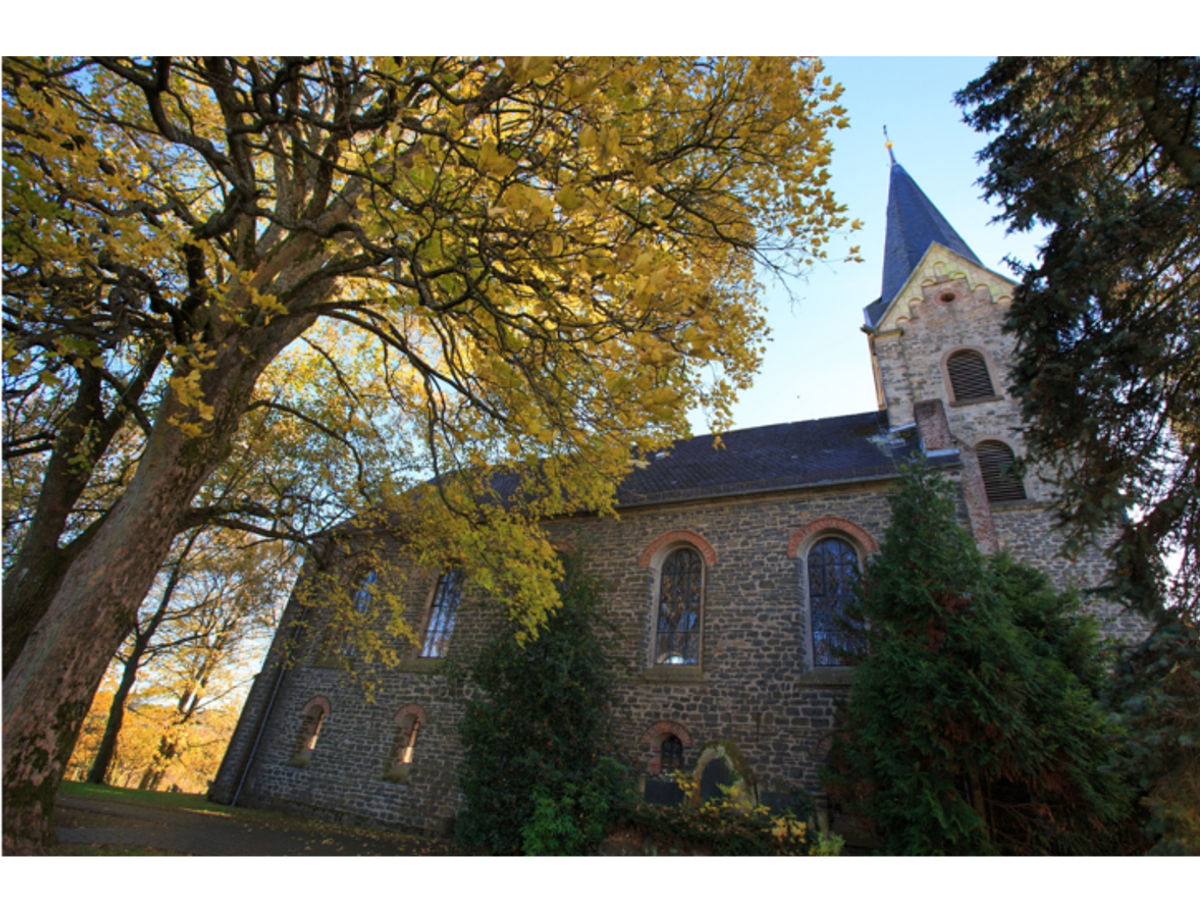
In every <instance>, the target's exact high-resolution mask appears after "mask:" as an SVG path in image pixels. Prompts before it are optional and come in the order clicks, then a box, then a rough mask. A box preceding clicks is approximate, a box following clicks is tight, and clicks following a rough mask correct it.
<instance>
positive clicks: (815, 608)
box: [808, 537, 864, 666]
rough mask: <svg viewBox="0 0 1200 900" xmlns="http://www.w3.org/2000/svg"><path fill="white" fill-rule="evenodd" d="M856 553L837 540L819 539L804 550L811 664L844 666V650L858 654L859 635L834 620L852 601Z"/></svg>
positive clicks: (860, 646) (855, 572)
mask: <svg viewBox="0 0 1200 900" xmlns="http://www.w3.org/2000/svg"><path fill="white" fill-rule="evenodd" d="M857 577H858V553H857V551H856V550H855V549H854V548H853V547H852V546H851V545H850V544H849V543H847V542H846V541H844V540H842V539H841V538H836V537H827V538H822V539H821V540H819V541H817V542H816V543H815V544H813V546H812V549H810V550H809V551H808V605H809V611H810V615H811V620H812V642H813V665H814V666H840V665H845V662H844V661H843V658H842V655H843V653H844V652H845V651H850V652H861V651H862V650H863V649H864V642H863V638H862V635H861V634H860V633H859V632H858V631H857V630H853V629H850V628H849V627H843V626H842V625H840V624H839V622H838V619H839V618H841V617H843V616H844V615H845V613H846V608H847V606H848V605H849V603H850V601H852V600H853V599H854V582H855V579H856V578H857Z"/></svg>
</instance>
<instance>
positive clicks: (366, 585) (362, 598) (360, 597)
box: [354, 572, 379, 613]
mask: <svg viewBox="0 0 1200 900" xmlns="http://www.w3.org/2000/svg"><path fill="white" fill-rule="evenodd" d="M377 581H379V576H378V575H376V574H375V573H374V572H368V573H367V577H366V578H364V579H363V580H362V584H360V585H359V586H358V590H357V591H355V592H354V611H355V612H357V613H365V612H366V611H367V610H368V609H370V608H371V598H372V596H373V595H374V591H375V583H376V582H377Z"/></svg>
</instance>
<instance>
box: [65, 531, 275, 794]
mask: <svg viewBox="0 0 1200 900" xmlns="http://www.w3.org/2000/svg"><path fill="white" fill-rule="evenodd" d="M178 543H179V546H178V549H177V550H175V551H174V553H173V557H172V559H171V560H170V561H169V564H168V565H167V566H165V567H164V571H163V573H162V578H161V584H160V585H159V586H158V590H156V591H152V592H151V594H150V596H149V597H148V598H147V602H146V603H145V604H144V606H143V609H142V610H141V611H139V615H138V620H137V622H135V624H134V627H133V631H132V632H131V634H130V636H129V638H128V639H127V640H126V642H125V644H124V645H123V646H122V648H121V650H120V651H118V653H117V654H116V656H115V657H114V660H113V664H114V666H116V667H118V668H119V670H120V673H121V674H120V680H119V683H118V685H117V688H116V690H115V692H114V693H113V696H112V699H111V704H110V709H109V715H108V722H107V724H106V726H105V730H104V735H103V738H102V739H101V741H100V744H99V746H98V747H97V748H96V749H95V756H94V758H93V762H92V766H91V768H90V770H89V772H88V776H87V780H88V781H89V782H92V783H93V784H105V783H107V782H108V773H109V772H110V770H111V768H112V764H113V761H114V759H115V757H116V751H117V744H118V740H119V738H120V734H121V730H122V726H123V724H124V722H125V711H126V704H127V703H128V702H129V700H130V697H131V695H132V692H133V690H134V687H135V684H137V683H138V681H139V676H142V677H141V684H140V686H139V688H138V690H137V697H138V700H139V702H140V703H141V704H142V705H143V707H145V706H146V705H147V704H157V705H159V706H161V707H163V709H164V710H167V709H169V710H173V712H171V713H170V714H167V713H165V712H164V713H163V715H160V716H159V717H158V718H157V719H156V721H158V722H160V723H161V725H162V733H161V734H160V735H159V742H158V744H159V746H158V751H157V752H156V754H155V755H154V757H153V759H151V760H149V761H147V763H146V765H145V766H144V767H143V770H144V778H143V781H142V783H141V784H139V787H142V788H150V789H153V788H155V787H156V786H157V785H158V783H159V782H161V780H162V778H163V776H164V775H165V774H166V772H167V769H168V768H169V767H170V765H171V763H172V761H173V760H174V759H175V758H176V757H177V756H178V755H179V753H180V750H181V749H182V747H183V746H184V745H185V744H186V735H187V734H188V732H189V730H190V726H191V724H192V723H193V722H194V721H195V719H196V717H197V716H198V715H199V714H200V713H202V712H204V711H205V710H206V709H208V708H209V707H211V706H213V705H214V704H217V705H220V704H221V703H222V701H223V700H224V699H225V697H226V695H227V694H228V693H229V692H230V691H231V690H236V688H237V685H238V684H239V683H240V682H239V675H240V672H239V666H241V665H243V664H244V663H245V658H246V655H247V652H248V651H250V650H252V645H253V644H254V642H255V641H258V642H259V643H260V644H261V642H262V641H263V639H265V638H266V636H267V635H268V634H269V632H270V630H271V628H272V627H273V625H274V623H275V622H276V620H277V618H278V612H279V610H280V609H281V608H282V605H283V600H284V595H285V592H286V591H287V589H288V587H289V586H290V584H291V581H292V577H290V576H291V575H293V574H294V571H295V561H294V559H292V555H291V554H290V553H289V549H288V547H287V546H286V545H283V544H281V543H279V542H275V543H264V542H257V541H248V540H247V539H246V538H245V536H243V535H240V534H238V533H237V532H229V531H222V530H219V529H218V530H207V531H206V530H204V529H196V530H194V531H192V532H191V533H190V534H188V535H186V536H185V537H184V538H182V539H181V540H180V541H179V542H178ZM143 724H145V723H143Z"/></svg>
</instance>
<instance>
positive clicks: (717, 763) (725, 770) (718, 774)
mask: <svg viewBox="0 0 1200 900" xmlns="http://www.w3.org/2000/svg"><path fill="white" fill-rule="evenodd" d="M722 786H724V787H727V788H728V787H733V773H732V772H730V771H729V766H727V765H726V764H725V759H724V757H720V756H718V757H717V758H716V759H714V760H712V761H711V762H709V764H708V765H707V766H705V767H704V772H703V773H701V775H700V802H701V803H707V802H708V801H709V800H711V799H712V798H713V797H716V798H717V799H720V798H721V797H722V791H721V787H722Z"/></svg>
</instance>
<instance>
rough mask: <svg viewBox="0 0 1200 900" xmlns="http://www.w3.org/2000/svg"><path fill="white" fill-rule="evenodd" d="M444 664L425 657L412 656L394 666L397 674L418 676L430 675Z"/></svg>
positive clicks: (444, 662)
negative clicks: (411, 673) (407, 673)
mask: <svg viewBox="0 0 1200 900" xmlns="http://www.w3.org/2000/svg"><path fill="white" fill-rule="evenodd" d="M445 664H446V660H444V659H441V658H440V657H439V658H437V659H430V658H428V657H425V656H414V657H409V658H408V659H402V660H400V662H399V663H398V664H397V666H396V671H397V672H414V673H416V674H418V675H432V674H433V673H435V672H437V671H439V670H440V669H441V668H442V667H443V666H444V665H445Z"/></svg>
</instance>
